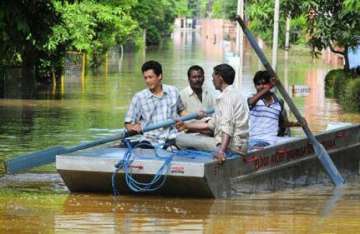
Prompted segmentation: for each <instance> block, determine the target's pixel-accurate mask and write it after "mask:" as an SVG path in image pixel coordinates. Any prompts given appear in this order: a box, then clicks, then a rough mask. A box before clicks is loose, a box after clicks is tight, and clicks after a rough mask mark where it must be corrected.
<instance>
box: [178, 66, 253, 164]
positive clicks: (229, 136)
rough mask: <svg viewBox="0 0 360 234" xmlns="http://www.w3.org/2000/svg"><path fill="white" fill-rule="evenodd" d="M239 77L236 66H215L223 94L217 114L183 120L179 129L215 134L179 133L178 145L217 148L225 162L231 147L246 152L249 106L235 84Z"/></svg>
mask: <svg viewBox="0 0 360 234" xmlns="http://www.w3.org/2000/svg"><path fill="white" fill-rule="evenodd" d="M234 79H235V71H234V69H233V68H232V67H231V66H229V65H227V64H220V65H217V66H216V67H214V73H213V83H214V86H215V88H216V89H217V90H219V91H220V92H221V94H220V95H219V96H218V97H217V98H216V103H215V114H214V116H213V117H212V118H211V119H210V120H209V121H208V122H190V123H183V122H181V121H177V124H176V127H177V129H178V130H191V131H193V132H194V131H198V132H199V131H203V130H208V129H210V130H212V131H213V132H214V137H209V136H205V135H199V136H196V137H193V136H187V134H179V135H178V136H177V137H176V144H177V145H178V146H179V147H180V148H195V149H199V150H216V152H215V158H217V160H218V161H219V162H220V163H222V162H223V161H224V160H225V152H226V151H228V150H230V151H233V152H236V153H240V154H245V153H246V152H247V143H248V134H249V127H248V119H249V108H248V105H247V103H246V100H245V98H244V97H243V96H242V95H241V94H240V93H241V92H240V91H239V90H237V89H235V88H234V87H233V86H232V84H233V82H234Z"/></svg>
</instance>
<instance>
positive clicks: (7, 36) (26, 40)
mask: <svg viewBox="0 0 360 234" xmlns="http://www.w3.org/2000/svg"><path fill="white" fill-rule="evenodd" d="M59 18H60V16H59V14H58V13H57V12H56V11H55V8H54V6H53V4H52V2H51V0H40V1H10V0H7V1H0V31H1V34H0V64H5V65H22V66H23V68H24V69H23V74H24V75H25V74H26V76H27V78H32V77H33V76H32V75H31V74H34V72H35V71H36V72H38V73H39V72H41V71H42V69H41V61H44V60H50V61H51V62H49V63H48V64H56V63H57V61H58V51H55V50H54V51H53V52H52V53H49V52H48V51H47V50H46V48H45V47H44V45H45V44H46V43H47V41H48V39H49V37H50V35H51V29H52V27H53V26H55V25H56V24H58V23H59Z"/></svg>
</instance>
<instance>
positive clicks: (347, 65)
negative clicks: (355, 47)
mask: <svg viewBox="0 0 360 234" xmlns="http://www.w3.org/2000/svg"><path fill="white" fill-rule="evenodd" d="M348 51H349V47H347V46H345V49H344V61H345V64H344V70H345V71H349V70H350V64H349V55H348Z"/></svg>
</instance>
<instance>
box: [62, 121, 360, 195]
mask: <svg viewBox="0 0 360 234" xmlns="http://www.w3.org/2000/svg"><path fill="white" fill-rule="evenodd" d="M317 138H318V140H319V141H320V142H321V143H322V144H323V145H324V147H325V148H326V149H327V151H328V153H329V155H330V156H331V158H332V159H333V161H334V163H335V165H336V166H337V168H338V170H339V171H340V173H341V174H342V175H343V176H344V177H345V178H346V179H349V178H351V177H353V176H356V175H358V174H359V160H360V125H356V126H350V127H343V128H339V129H336V130H332V131H328V132H326V133H323V134H320V135H318V136H317ZM125 151H126V150H125V149H121V148H97V149H91V150H85V151H79V152H75V153H72V154H68V155H58V156H57V159H56V167H57V170H58V172H59V173H60V175H61V176H62V178H63V180H64V182H65V184H66V186H67V187H68V188H69V190H70V191H71V192H101V193H110V192H112V191H113V186H112V182H111V181H112V180H111V178H112V175H113V172H114V171H115V167H114V165H115V164H116V163H117V162H118V161H119V160H120V159H121V158H122V157H123V155H124V153H125ZM136 155H139V157H136V159H135V160H134V162H133V163H132V164H131V168H130V171H131V172H132V174H133V175H134V176H135V178H136V179H138V180H140V181H144V182H145V181H149V180H151V178H152V177H153V176H154V174H156V172H157V170H158V168H160V167H161V165H162V164H163V160H161V159H157V158H156V157H155V155H154V152H153V150H151V149H150V150H149V149H139V150H138V152H136ZM115 181H116V189H117V190H118V191H119V193H120V194H129V193H137V192H133V191H132V190H130V189H129V187H128V185H127V184H126V182H125V174H124V171H123V170H119V171H118V173H117V175H116V180H115ZM316 183H331V182H330V180H329V178H328V177H327V175H326V174H325V172H324V170H323V168H322V166H321V164H320V163H319V160H318V158H317V156H316V155H315V154H314V152H313V148H312V146H311V145H310V144H309V142H308V140H307V139H306V138H303V139H298V140H294V141H291V142H288V143H284V144H280V145H274V146H271V147H267V148H265V149H263V150H258V151H253V152H250V153H249V154H248V155H247V156H245V157H239V156H238V157H233V158H230V159H227V160H226V161H225V163H224V164H222V165H219V164H218V163H217V162H216V161H214V160H213V159H212V158H211V157H208V158H206V157H200V158H199V157H194V158H189V157H186V158H182V157H174V159H173V160H172V162H171V164H170V166H169V170H168V172H167V178H166V182H165V183H164V185H163V186H162V187H161V188H160V189H159V190H156V191H153V192H147V193H148V194H159V195H169V196H191V197H212V198H223V197H230V196H232V195H234V194H239V193H242V192H245V193H251V192H259V191H275V190H279V189H283V188H289V187H291V188H294V187H298V186H304V185H309V184H316Z"/></svg>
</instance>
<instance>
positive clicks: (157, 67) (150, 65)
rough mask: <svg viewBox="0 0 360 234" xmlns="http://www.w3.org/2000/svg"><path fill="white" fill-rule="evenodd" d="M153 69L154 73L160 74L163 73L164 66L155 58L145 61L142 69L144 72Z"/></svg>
mask: <svg viewBox="0 0 360 234" xmlns="http://www.w3.org/2000/svg"><path fill="white" fill-rule="evenodd" d="M150 69H151V70H153V71H154V73H155V74H156V75H157V76H159V75H161V74H162V67H161V64H160V63H159V62H157V61H154V60H149V61H147V62H145V63H144V64H143V65H142V67H141V71H142V72H143V73H144V72H145V71H147V70H150Z"/></svg>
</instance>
